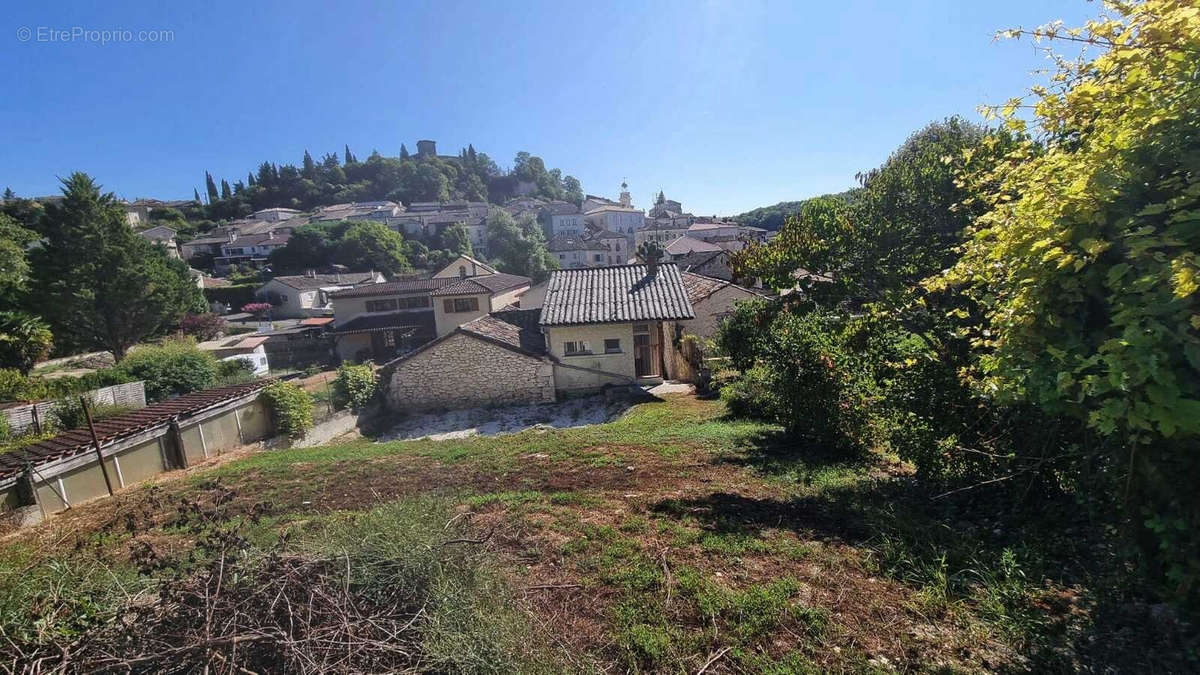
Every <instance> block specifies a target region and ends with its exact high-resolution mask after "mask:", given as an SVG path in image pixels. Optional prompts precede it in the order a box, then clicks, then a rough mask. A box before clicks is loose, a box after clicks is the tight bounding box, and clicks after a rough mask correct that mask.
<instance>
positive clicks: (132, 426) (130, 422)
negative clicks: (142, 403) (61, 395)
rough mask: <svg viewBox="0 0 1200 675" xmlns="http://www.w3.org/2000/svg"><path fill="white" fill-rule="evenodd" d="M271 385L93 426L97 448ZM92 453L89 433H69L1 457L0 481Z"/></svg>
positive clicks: (201, 395) (226, 390) (203, 394)
mask: <svg viewBox="0 0 1200 675" xmlns="http://www.w3.org/2000/svg"><path fill="white" fill-rule="evenodd" d="M273 381H274V380H273V379H265V380H255V381H254V382H246V383H243V384H235V385H232V386H229V387H220V388H217V389H206V390H204V391H197V392H194V393H191V394H185V395H183V396H180V397H179V398H173V399H171V400H169V401H163V402H162V403H155V404H153V405H148V406H146V407H145V408H139V409H138V410H134V411H131V412H127V413H125V414H123V415H117V416H116V417H110V418H108V419H105V420H100V421H98V422H96V425H95V426H96V435H97V436H98V437H99V438H100V445H101V446H102V447H103V446H104V445H106V444H108V443H110V442H112V441H116V440H119V439H121V438H124V437H126V436H132V435H133V434H135V433H138V432H141V431H145V430H147V429H151V428H153V427H157V426H159V425H162V424H165V423H167V422H169V421H170V420H171V418H172V417H189V416H191V415H194V414H196V413H198V412H200V411H202V410H205V409H207V408H213V407H216V406H219V405H221V404H224V403H227V402H229V401H232V400H234V399H236V398H240V397H242V396H244V395H246V394H250V393H253V392H255V391H258V390H259V389H262V388H263V387H265V386H267V385H268V384H270V383H271V382H273ZM92 451H94V446H93V445H92V435H91V433H90V432H89V431H88V430H87V429H86V428H82V429H72V430H71V431H68V432H66V433H62V434H59V435H57V436H55V437H54V438H49V439H46V440H44V441H38V442H37V443H34V444H33V445H29V446H26V447H25V448H23V449H21V450H14V451H13V452H7V453H4V454H0V478H8V477H10V476H13V475H15V474H18V473H20V472H21V471H22V470H23V469H24V468H25V465H26V463H29V464H32V465H33V466H35V467H36V466H38V465H41V464H45V463H47V462H51V461H54V460H57V459H62V458H64V457H70V456H72V455H77V454H79V453H82V452H92Z"/></svg>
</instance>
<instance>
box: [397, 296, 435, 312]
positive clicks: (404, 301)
mask: <svg viewBox="0 0 1200 675" xmlns="http://www.w3.org/2000/svg"><path fill="white" fill-rule="evenodd" d="M428 306H429V298H427V297H425V296H424V295H416V296H413V297H410V298H400V309H421V308H422V307H428Z"/></svg>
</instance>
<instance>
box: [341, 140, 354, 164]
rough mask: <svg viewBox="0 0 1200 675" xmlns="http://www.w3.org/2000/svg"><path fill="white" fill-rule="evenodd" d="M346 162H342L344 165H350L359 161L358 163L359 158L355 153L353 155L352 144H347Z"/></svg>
mask: <svg viewBox="0 0 1200 675" xmlns="http://www.w3.org/2000/svg"><path fill="white" fill-rule="evenodd" d="M345 160H346V161H344V162H342V163H343V164H349V163H351V162H357V161H358V158H357V157H355V156H354V153H353V152H350V144H349V143H347V144H346V157H345Z"/></svg>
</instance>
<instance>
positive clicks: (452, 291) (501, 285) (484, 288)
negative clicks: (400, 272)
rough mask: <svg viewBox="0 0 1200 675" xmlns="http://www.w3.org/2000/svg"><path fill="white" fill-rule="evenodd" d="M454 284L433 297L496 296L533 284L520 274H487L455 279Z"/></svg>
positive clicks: (435, 293)
mask: <svg viewBox="0 0 1200 675" xmlns="http://www.w3.org/2000/svg"><path fill="white" fill-rule="evenodd" d="M452 281H455V283H453V284H447V285H445V286H442V287H441V288H438V289H437V290H435V291H433V293H431V295H479V294H480V293H488V294H495V293H500V292H502V291H508V290H511V289H514V288H520V287H521V286H528V285H530V284H532V283H533V280H532V279H530V278H529V277H523V276H520V275H518V274H505V273H504V272H500V273H499V274H485V275H483V276H479V277H467V278H465V279H463V278H459V279H453V280H452Z"/></svg>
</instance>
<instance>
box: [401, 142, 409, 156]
mask: <svg viewBox="0 0 1200 675" xmlns="http://www.w3.org/2000/svg"><path fill="white" fill-rule="evenodd" d="M400 159H408V148H406V147H404V144H403V143H401V144H400Z"/></svg>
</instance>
